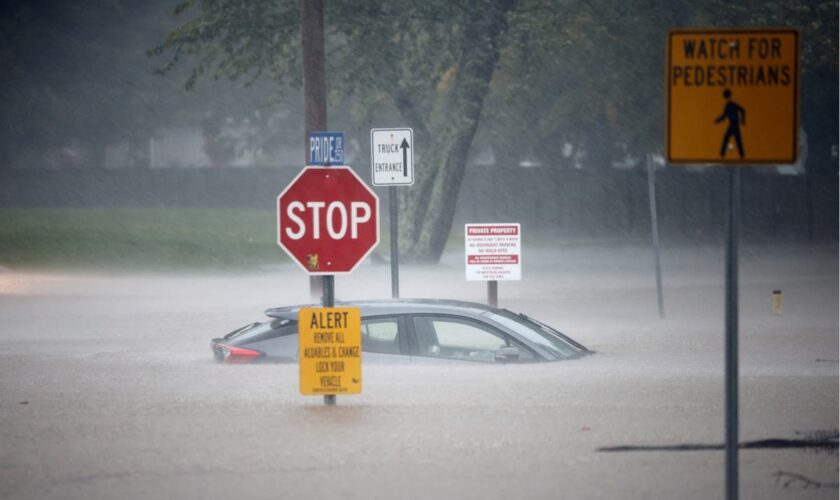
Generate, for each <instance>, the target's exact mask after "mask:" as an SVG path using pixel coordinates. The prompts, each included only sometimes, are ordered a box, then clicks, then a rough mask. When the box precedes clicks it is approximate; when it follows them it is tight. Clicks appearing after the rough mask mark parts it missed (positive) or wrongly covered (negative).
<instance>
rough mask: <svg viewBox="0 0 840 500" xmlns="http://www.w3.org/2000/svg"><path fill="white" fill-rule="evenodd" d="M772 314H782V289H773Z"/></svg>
mask: <svg viewBox="0 0 840 500" xmlns="http://www.w3.org/2000/svg"><path fill="white" fill-rule="evenodd" d="M773 314H782V291H781V290H773Z"/></svg>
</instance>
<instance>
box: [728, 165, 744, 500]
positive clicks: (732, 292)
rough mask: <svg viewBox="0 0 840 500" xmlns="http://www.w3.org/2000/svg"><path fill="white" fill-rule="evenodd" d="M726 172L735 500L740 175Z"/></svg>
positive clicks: (733, 489) (733, 497)
mask: <svg viewBox="0 0 840 500" xmlns="http://www.w3.org/2000/svg"><path fill="white" fill-rule="evenodd" d="M728 168H729V222H728V224H727V226H728V231H727V233H728V234H727V245H726V499H727V500H737V498H738V226H739V219H740V215H741V171H740V170H739V167H738V166H731V167H728Z"/></svg>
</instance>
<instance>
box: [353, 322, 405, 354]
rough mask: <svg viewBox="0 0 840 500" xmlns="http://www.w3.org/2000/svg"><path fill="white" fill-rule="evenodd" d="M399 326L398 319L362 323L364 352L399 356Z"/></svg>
mask: <svg viewBox="0 0 840 500" xmlns="http://www.w3.org/2000/svg"><path fill="white" fill-rule="evenodd" d="M399 332H400V329H399V324H398V323H397V319H396V318H381V319H370V320H363V321H362V350H363V351H366V352H379V353H383V354H399V353H400V339H399Z"/></svg>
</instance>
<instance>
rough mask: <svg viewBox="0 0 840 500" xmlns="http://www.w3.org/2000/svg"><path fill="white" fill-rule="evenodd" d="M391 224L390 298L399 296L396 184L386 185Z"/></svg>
mask: <svg viewBox="0 0 840 500" xmlns="http://www.w3.org/2000/svg"><path fill="white" fill-rule="evenodd" d="M388 201H389V203H390V205H391V206H390V210H391V216H390V226H391V298H392V299H398V298H400V252H399V248H398V247H397V217H398V215H397V186H388Z"/></svg>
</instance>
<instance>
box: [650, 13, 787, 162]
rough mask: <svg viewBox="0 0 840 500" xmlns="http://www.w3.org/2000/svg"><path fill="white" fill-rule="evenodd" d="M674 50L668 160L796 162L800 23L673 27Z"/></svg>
mask: <svg viewBox="0 0 840 500" xmlns="http://www.w3.org/2000/svg"><path fill="white" fill-rule="evenodd" d="M666 55H667V75H666V77H665V88H666V93H667V99H666V105H665V107H666V117H665V120H666V122H665V150H666V159H667V161H668V162H670V163H720V164H731V163H773V164H779V163H794V162H796V157H797V141H798V131H799V33H798V32H797V31H796V30H794V29H788V28H780V29H685V30H684V29H680V30H672V31H670V32H669V33H668V40H667V54H666Z"/></svg>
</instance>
